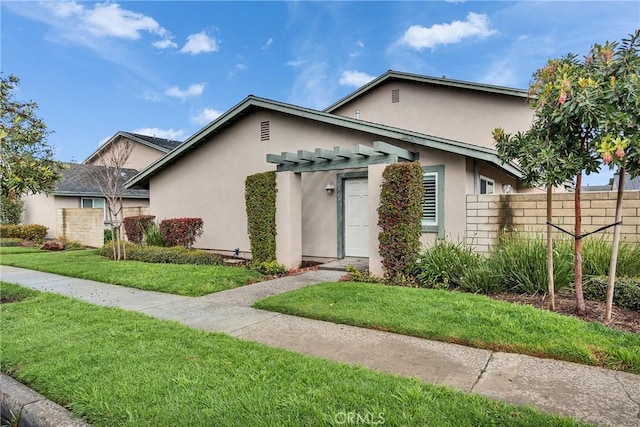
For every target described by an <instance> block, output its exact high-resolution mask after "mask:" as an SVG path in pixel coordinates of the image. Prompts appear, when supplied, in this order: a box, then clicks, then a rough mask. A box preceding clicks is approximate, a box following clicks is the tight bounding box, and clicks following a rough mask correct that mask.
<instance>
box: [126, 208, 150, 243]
mask: <svg viewBox="0 0 640 427" xmlns="http://www.w3.org/2000/svg"><path fill="white" fill-rule="evenodd" d="M154 219H155V215H136V216H128V217H126V218H125V219H123V220H122V223H123V224H124V232H125V234H126V235H127V239H129V241H130V242H131V243H142V237H143V236H144V232H145V230H146V229H147V227H149V225H150V224H151V223H152V222H153V220H154Z"/></svg>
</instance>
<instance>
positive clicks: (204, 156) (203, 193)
mask: <svg viewBox="0 0 640 427" xmlns="http://www.w3.org/2000/svg"><path fill="white" fill-rule="evenodd" d="M532 119H533V112H532V110H531V108H530V107H529V104H528V102H527V92H526V91H524V90H519V89H511V88H505V87H499V86H491V85H484V84H477V83H469V82H461V81H454V80H448V79H444V78H442V79H440V78H431V77H425V76H418V75H414V74H407V73H399V72H394V71H389V72H387V73H385V74H384V75H382V76H381V77H379V78H377V79H375V80H373V81H372V82H370V83H369V84H367V85H365V86H364V87H362V88H361V89H359V90H357V91H355V92H353V93H352V94H351V95H349V96H347V97H345V98H344V99H342V100H340V101H338V102H337V103H335V104H333V105H332V106H330V107H329V108H327V109H326V110H324V111H318V110H313V109H309V108H302V107H298V106H294V105H289V104H285V103H282V102H277V101H272V100H268V99H263V98H258V97H255V96H249V97H247V98H246V99H244V100H243V101H242V102H240V103H239V104H237V105H236V106H234V107H233V108H231V109H230V110H229V111H227V112H226V113H225V114H223V115H222V116H220V117H219V118H218V119H216V120H215V121H213V122H211V123H210V124H209V125H207V126H205V127H204V128H203V129H201V130H199V131H198V132H197V133H195V134H194V135H192V136H191V137H190V138H188V139H187V140H186V141H185V142H184V143H183V144H182V145H180V146H179V147H178V148H176V149H175V150H173V151H172V152H171V153H169V154H167V155H166V156H165V157H164V158H162V159H161V160H159V161H157V162H155V163H154V164H153V165H151V166H150V167H148V168H146V169H144V170H143V171H142V172H141V173H140V174H139V175H138V176H136V177H135V178H134V179H132V180H131V181H129V182H128V183H127V186H128V187H129V188H143V189H149V190H150V209H149V211H150V213H151V214H153V215H156V217H158V218H173V217H201V218H202V219H203V220H204V234H203V235H202V237H200V238H199V239H198V241H197V243H196V244H197V245H198V246H199V247H201V248H206V249H212V250H216V251H232V250H233V249H234V248H240V250H241V251H242V252H243V253H245V254H248V253H249V252H250V242H249V237H248V235H247V220H246V213H245V202H244V192H245V187H244V185H245V179H246V177H247V176H248V175H251V174H254V173H257V172H263V171H267V170H278V171H279V173H278V175H279V176H282V177H283V178H282V179H283V180H284V181H282V182H280V184H279V185H281V184H282V183H283V182H284V185H282V186H279V187H278V197H284V199H286V198H287V197H289V200H290V201H292V202H288V203H285V204H284V205H280V207H279V209H281V208H284V209H285V210H287V212H286V215H287V216H286V218H288V221H289V222H288V223H287V222H286V221H285V223H280V224H279V225H278V227H279V229H278V238H285V237H286V236H290V237H291V236H293V237H291V239H292V241H293V240H296V239H298V238H297V237H295V236H296V233H299V234H300V238H299V240H300V243H299V246H301V249H300V248H296V245H297V243H291V244H290V245H289V246H291V250H293V251H298V252H301V255H302V256H303V257H304V258H306V259H317V260H322V259H335V258H343V257H350V256H357V257H367V256H374V255H376V254H372V251H376V248H377V242H376V241H375V240H376V238H375V236H376V233H375V230H377V228H376V227H377V226H376V222H375V218H373V217H375V215H377V214H376V211H375V206H374V207H373V208H372V207H371V205H370V203H369V200H370V197H369V196H370V195H371V192H372V191H374V192H375V191H377V189H378V188H379V187H378V183H377V182H373V181H372V184H371V185H370V183H369V182H368V178H369V172H368V171H371V170H374V169H372V166H374V165H375V164H376V163H391V162H394V161H404V160H418V161H419V162H420V163H421V164H422V165H423V169H424V172H425V175H424V187H425V190H426V194H425V199H424V203H423V238H422V241H423V242H424V243H428V242H431V241H433V240H434V239H435V238H437V237H445V236H447V237H451V238H453V239H458V238H463V237H464V235H465V232H466V197H465V196H466V195H467V194H491V193H502V192H503V191H505V192H511V191H513V192H521V191H531V189H527V188H525V187H523V186H522V185H521V183H520V180H519V178H520V177H521V174H520V172H519V170H518V168H517V167H516V166H514V165H511V164H505V165H503V164H502V163H501V162H500V160H499V159H498V157H497V154H496V151H495V149H494V148H493V140H492V136H491V135H492V130H493V129H494V128H496V127H502V128H504V129H505V130H506V131H507V132H515V131H518V130H526V129H528V128H529V126H530V124H531V121H532ZM376 173H377V172H376ZM287 174H289V175H287ZM291 174H293V175H291ZM285 176H289V178H286V179H285ZM331 187H334V188H335V192H332V191H330V190H331ZM326 190H329V191H326ZM372 197H374V199H375V197H377V195H372ZM374 199H371V200H374ZM367 206H368V208H367ZM376 206H377V205H376ZM281 214H282V213H279V215H281ZM289 228H290V229H289ZM298 228H300V229H301V230H299V231H298ZM371 230H373V231H374V232H372V231H371ZM281 235H282V236H281ZM285 235H286V236H285ZM293 259H294V260H295V257H293ZM287 266H288V267H290V268H291V267H293V265H287Z"/></svg>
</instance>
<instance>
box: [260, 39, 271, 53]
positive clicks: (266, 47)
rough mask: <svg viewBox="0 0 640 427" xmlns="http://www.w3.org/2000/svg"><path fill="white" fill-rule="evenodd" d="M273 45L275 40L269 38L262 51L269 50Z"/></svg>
mask: <svg viewBox="0 0 640 427" xmlns="http://www.w3.org/2000/svg"><path fill="white" fill-rule="evenodd" d="M272 44H273V38H272V37H269V40H267V42H266V43H265V44H264V46H262V50H267V49H269V47H271V45H272Z"/></svg>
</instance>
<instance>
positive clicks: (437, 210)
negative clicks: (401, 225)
mask: <svg viewBox="0 0 640 427" xmlns="http://www.w3.org/2000/svg"><path fill="white" fill-rule="evenodd" d="M422 172H423V175H422V186H423V188H424V196H423V199H422V232H423V233H438V238H440V239H443V238H444V236H445V234H444V165H437V166H423V167H422Z"/></svg>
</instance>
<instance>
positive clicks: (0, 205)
mask: <svg viewBox="0 0 640 427" xmlns="http://www.w3.org/2000/svg"><path fill="white" fill-rule="evenodd" d="M23 210H24V202H23V201H22V200H21V199H12V198H10V197H8V196H5V195H0V224H2V225H5V224H20V220H21V218H22V211H23Z"/></svg>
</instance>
